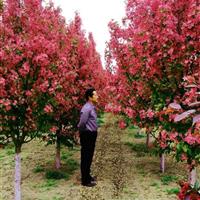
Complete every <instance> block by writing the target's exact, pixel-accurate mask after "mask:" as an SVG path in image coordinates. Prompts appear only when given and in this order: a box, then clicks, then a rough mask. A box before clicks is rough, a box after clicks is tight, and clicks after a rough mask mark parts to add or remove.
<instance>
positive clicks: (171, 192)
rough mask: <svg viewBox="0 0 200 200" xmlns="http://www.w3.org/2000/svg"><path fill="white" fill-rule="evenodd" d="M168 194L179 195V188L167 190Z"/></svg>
mask: <svg viewBox="0 0 200 200" xmlns="http://www.w3.org/2000/svg"><path fill="white" fill-rule="evenodd" d="M166 192H167V194H178V193H179V188H171V189H166Z"/></svg>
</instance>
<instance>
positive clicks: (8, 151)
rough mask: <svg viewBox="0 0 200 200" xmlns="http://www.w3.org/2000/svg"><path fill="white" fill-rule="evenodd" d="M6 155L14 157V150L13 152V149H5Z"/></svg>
mask: <svg viewBox="0 0 200 200" xmlns="http://www.w3.org/2000/svg"><path fill="white" fill-rule="evenodd" d="M6 154H7V155H8V156H10V155H14V154H15V150H14V149H7V150H6Z"/></svg>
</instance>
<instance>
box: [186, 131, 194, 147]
mask: <svg viewBox="0 0 200 200" xmlns="http://www.w3.org/2000/svg"><path fill="white" fill-rule="evenodd" d="M184 141H185V142H187V143H188V144H190V145H192V144H194V143H195V142H196V138H195V137H193V135H192V134H191V133H188V135H187V136H186V137H185V138H184Z"/></svg>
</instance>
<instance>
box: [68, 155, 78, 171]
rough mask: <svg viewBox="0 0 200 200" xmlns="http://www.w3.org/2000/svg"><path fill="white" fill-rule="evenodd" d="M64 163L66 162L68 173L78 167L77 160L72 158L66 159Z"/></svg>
mask: <svg viewBox="0 0 200 200" xmlns="http://www.w3.org/2000/svg"><path fill="white" fill-rule="evenodd" d="M66 164H67V171H68V172H69V173H70V174H72V173H73V172H74V171H75V170H76V169H78V168H79V164H78V162H77V161H76V160H74V159H68V160H67V162H66Z"/></svg>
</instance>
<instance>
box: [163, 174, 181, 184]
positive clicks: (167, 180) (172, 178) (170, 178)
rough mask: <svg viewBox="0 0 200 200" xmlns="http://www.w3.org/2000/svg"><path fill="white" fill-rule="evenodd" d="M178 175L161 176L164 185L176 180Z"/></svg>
mask: <svg viewBox="0 0 200 200" xmlns="http://www.w3.org/2000/svg"><path fill="white" fill-rule="evenodd" d="M176 180H177V177H176V176H172V175H164V176H162V177H161V182H162V184H163V185H168V184H169V183H171V182H173V181H176Z"/></svg>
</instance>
